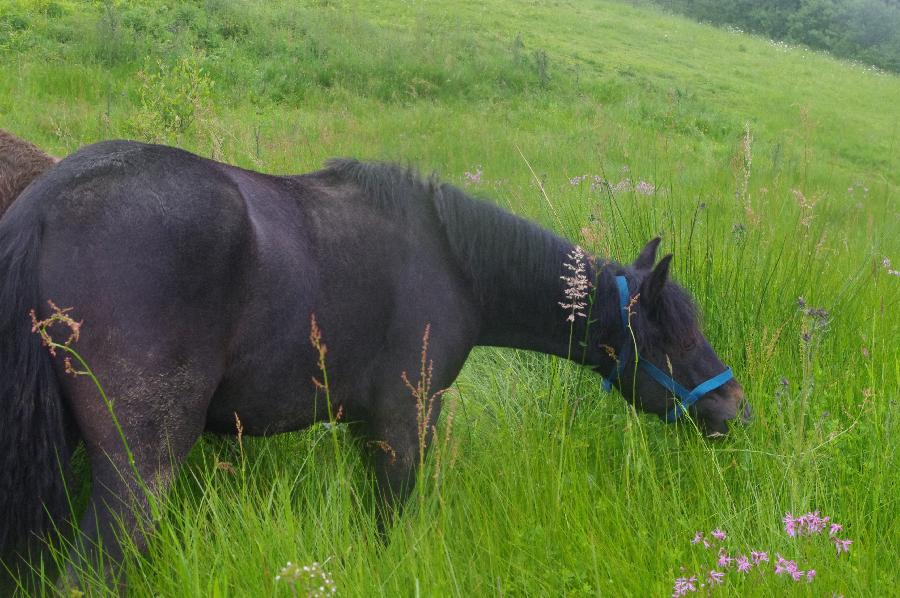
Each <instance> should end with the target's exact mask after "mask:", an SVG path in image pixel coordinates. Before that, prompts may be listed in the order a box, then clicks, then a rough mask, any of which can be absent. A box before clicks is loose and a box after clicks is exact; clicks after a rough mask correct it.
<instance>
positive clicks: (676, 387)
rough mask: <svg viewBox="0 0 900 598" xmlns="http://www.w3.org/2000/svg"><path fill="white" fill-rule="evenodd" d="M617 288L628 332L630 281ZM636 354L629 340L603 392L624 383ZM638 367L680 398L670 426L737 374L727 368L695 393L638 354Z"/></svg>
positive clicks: (621, 281)
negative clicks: (632, 358)
mask: <svg viewBox="0 0 900 598" xmlns="http://www.w3.org/2000/svg"><path fill="white" fill-rule="evenodd" d="M616 285H617V287H618V289H619V309H620V312H621V316H622V326H623V327H624V328H625V331H626V332H627V331H628V328H629V326H630V324H629V323H628V303H629V301H630V298H631V293H630V291H629V290H628V280H627V279H626V278H625V277H624V276H616ZM633 351H634V346H633V343H631V342H629V341H628V340H627V339H626V340H625V343H624V345H623V346H622V350H621V351H619V356H618V360H617V361H616V365H615V367H614V369H613V371H612V372H611V373H610V375H609V376H607V377H605V378H604V379H603V390H605V391H606V392H609V391H611V390H612V386H613V380H621V378H622V374H623V373H624V372H625V367H626V366H627V365H628V363H629V362H630V361H631V353H632V352H633ZM636 357H637V365H638V367H640V368H641V369H643V370H644V371H645V372H647V373H648V374H649V375H650V376H651V377H652V378H653V379H654V380H656V381H657V382H658V383H659V384H660V385H661V386H663V387H664V388H666V389H667V390H668V391H669V392H671V393H672V394H673V395H675V396H676V397H678V399H680V400H679V401H676V403H675V407H673V408H672V409H670V410H669V411H668V412H667V413H666V415H665V418H664V419H665V420H666V421H667V422H669V423H672V422H674V421H675V420H677V419H678V418H679V417H681V415H683V414H685V413H687V410H688V409H689V408H690V407H691V405H693V404H694V403H696V402H697V401H699V400H700V399H701V398H702V397H703V395H705V394H707V393H709V392H712V391H714V390H715V389H717V388H719V387H720V386H722V385H723V384H725V383H726V382H728V381H729V380H731V379H732V378H734V374H733V373H732V371H731V368H725V371H724V372H722V373H721V374H719V375H717V376H713V377H712V378H710V379H709V380H706V381H705V382H702V383H700V384H698V385H697V386H696V387H695V388H694V389H693V390H688V389H686V388H685V387H684V386H682V385H681V384H679V383H678V382H676V381H675V379H674V378H672V377H671V376H669V375H668V374H666V373H665V372H664V371H662V370H661V369H659V368H658V367H656V366H655V365H653V364H652V363H650V362H649V361H647V360H646V359H641V356H640V354H637V356H636Z"/></svg>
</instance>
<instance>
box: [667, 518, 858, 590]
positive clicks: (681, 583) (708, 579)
mask: <svg viewBox="0 0 900 598" xmlns="http://www.w3.org/2000/svg"><path fill="white" fill-rule="evenodd" d="M782 522H783V524H784V531H785V533H786V534H787V535H788V536H790V537H792V538H796V537H800V536H816V535H821V534H823V533H825V532H826V530H827V532H828V538H829V539H830V540H831V541H832V542H833V543H834V545H835V548H836V549H837V552H838V555H840V553H841V552H849V551H850V544H852V541H851V540H847V539H842V538H838V537H837V534H839V533H840V532H841V531H843V529H844V528H843V526H842V525H841V524H839V523H835V522H833V521H832V520H831V517H828V516H823V515H821V514H820V513H819V511H813V512H811V513H806V514H805V515H800V516H799V517H794V516H793V515H792V514H791V513H787V514H786V515H785V516H784V518H783V519H782ZM727 538H728V534H726V533H725V532H724V531H723V530H721V529H718V528H717V529H714V530H713V531H711V532H709V533H708V534H707V533H704V532H702V531H698V532H696V533H695V534H694V537H693V538H692V539H691V544H694V545H698V544H702V545H703V548H704V549H707V550H709V549H715V550H717V552H716V561H715V567H716V568H710V569H709V570H708V571H706V574H705V578H704V576H703V575H702V574H698V575H693V576H690V577H687V576H683V577H679V578H678V579H676V580H675V586H674V587H673V588H672V596H673V597H674V598H678V597H679V596H684V595H686V594H688V593H691V592H699V591H700V590H703V589H706V590H707V591H710V590H711V589H712V588H713V587H714V586H717V585H720V584H722V583H724V582H725V576H726V573H727V572H728V570H729V568H733V569H734V571H735V572H736V573H741V574H745V575H746V574H749V573H750V571H751V570H753V569H754V568H756V569H758V570H759V572H760V574H764V573H765V572H766V571H774V574H775V575H783V576H787V577H790V578H791V579H793V580H794V581H802V580H806V582H807V583H812V581H813V580H814V579H815V577H816V570H815V569H808V570H806V571H804V570H802V569H801V568H800V567H799V565H798V564H797V562H796V561H792V560H788V559H786V558H784V557H782V556H781V555H780V554H776V555H775V558H776V560H775V563H774V569H768V567H766V566H765V563H769V553H768V552H765V551H757V550H753V551H751V552H750V554H749V556H748V555H745V554H731V553H729V551H728V550H727V549H726V548H725V546H723V543H724V542H725V540H726V539H727ZM682 570H683V568H682ZM704 579H705V583H704V582H703V581H702V580H704ZM698 580H699V581H698Z"/></svg>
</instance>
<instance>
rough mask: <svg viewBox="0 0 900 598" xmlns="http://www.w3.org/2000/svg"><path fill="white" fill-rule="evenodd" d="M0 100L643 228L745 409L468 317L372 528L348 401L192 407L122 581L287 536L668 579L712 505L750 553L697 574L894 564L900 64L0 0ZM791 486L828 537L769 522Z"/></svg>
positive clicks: (186, 569)
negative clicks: (192, 420) (365, 165)
mask: <svg viewBox="0 0 900 598" xmlns="http://www.w3.org/2000/svg"><path fill="white" fill-rule="evenodd" d="M0 127H2V128H6V129H9V130H11V131H13V132H15V133H17V134H20V135H22V136H24V137H26V138H28V139H30V140H32V141H34V142H35V143H37V144H39V145H40V146H42V147H44V148H46V149H47V150H49V151H51V152H54V153H56V154H58V155H64V154H66V153H68V152H71V151H73V150H75V149H76V148H77V147H79V146H81V145H83V144H86V143H90V142H93V141H98V140H101V139H107V138H114V137H130V138H139V139H146V140H156V141H162V142H167V143H171V144H177V145H180V146H182V147H185V148H187V149H191V150H193V151H196V152H198V153H200V154H203V155H208V156H214V157H217V158H220V159H223V160H226V161H230V162H233V163H237V164H240V165H242V166H245V167H250V168H255V169H259V170H264V171H267V172H278V173H285V172H302V171H307V170H311V169H315V168H318V167H319V166H320V165H321V164H322V163H323V161H324V160H325V159H327V158H328V157H331V156H337V155H352V156H357V157H363V158H378V159H395V160H399V161H402V162H409V163H412V164H415V165H418V166H419V167H420V168H421V169H422V170H423V171H424V172H430V171H435V172H437V173H438V174H439V175H440V176H441V177H442V178H444V179H445V180H450V181H454V182H456V183H458V184H460V185H463V186H465V187H466V189H467V190H468V191H469V192H471V193H473V194H475V195H479V196H483V197H487V198H490V199H492V200H493V201H496V202H497V203H498V204H500V205H502V206H504V207H506V208H508V209H510V210H511V211H513V212H516V213H518V214H521V215H524V216H526V217H529V218H532V219H534V220H536V221H538V222H540V223H542V224H543V225H545V226H547V227H548V228H551V229H553V230H555V231H557V232H559V233H561V234H564V235H566V236H568V237H569V238H571V239H573V240H577V241H579V242H580V243H582V245H584V246H585V247H586V248H587V249H589V250H590V251H592V252H594V253H596V254H600V255H609V256H612V257H614V258H618V259H622V260H631V259H633V258H634V257H635V255H636V252H637V250H638V249H639V248H640V247H641V246H643V244H644V243H645V242H646V241H647V240H648V239H649V238H650V237H651V236H654V235H657V234H661V235H662V236H663V239H664V246H663V247H664V250H665V251H670V252H673V253H674V254H675V262H674V271H675V277H676V278H677V279H678V280H679V281H681V282H682V283H683V284H684V285H685V286H686V287H687V288H688V289H689V290H690V291H691V292H692V293H693V294H694V295H695V296H696V298H697V301H698V303H699V304H700V306H701V307H702V310H703V313H704V319H705V331H706V334H707V336H708V337H709V339H710V341H711V342H712V344H713V346H714V347H715V348H716V349H717V351H718V352H719V354H720V355H721V356H722V357H723V360H724V361H726V363H729V364H730V365H732V367H733V368H734V371H735V375H736V377H737V378H738V379H739V380H740V381H741V383H742V384H743V385H744V388H745V390H746V391H747V395H748V397H749V398H750V400H751V403H752V405H753V408H754V411H755V417H754V422H753V424H752V425H751V426H748V427H747V428H745V429H740V430H737V431H736V432H735V433H734V434H733V435H732V437H731V438H730V439H729V440H728V441H726V442H721V443H715V444H711V443H709V442H707V441H705V440H703V439H702V438H700V437H699V435H698V434H697V433H695V432H694V431H692V430H691V429H689V427H688V426H680V427H679V428H678V429H676V428H674V427H667V426H666V425H665V424H663V423H661V422H659V421H657V420H656V419H655V418H653V417H648V416H643V415H638V414H636V413H634V412H632V411H631V410H630V408H628V407H627V406H626V404H625V403H624V401H622V400H621V399H620V398H619V397H617V396H606V395H604V394H603V393H602V392H601V390H600V384H599V380H597V379H595V378H593V377H592V376H590V375H587V374H586V373H585V372H580V371H579V370H578V369H577V368H576V367H574V366H571V365H569V364H567V363H563V362H560V361H559V360H555V359H552V358H549V357H545V356H541V355H534V354H529V353H524V352H514V351H506V350H497V349H487V348H485V349H479V350H477V351H476V352H475V353H474V355H473V356H472V358H471V359H470V360H469V362H468V364H467V366H466V368H465V370H464V371H463V373H462V375H461V376H460V378H459V380H458V381H457V384H456V387H455V388H456V395H457V396H458V400H456V405H455V407H454V408H451V409H448V410H446V411H445V413H444V417H443V418H442V427H441V430H440V431H439V441H438V446H437V450H436V451H434V452H433V453H432V454H431V456H430V458H429V461H428V464H427V467H426V470H425V472H424V474H423V476H422V483H421V484H420V485H419V487H418V489H417V493H416V495H415V497H414V498H413V500H412V501H411V502H410V504H409V506H408V508H407V509H406V511H405V512H404V514H403V515H402V517H401V518H400V519H399V520H398V521H397V522H396V523H395V525H394V526H393V527H392V528H391V530H390V532H389V535H390V541H389V543H388V544H387V545H386V546H382V545H381V543H380V542H379V540H378V535H377V533H376V531H375V520H374V517H373V508H374V507H373V502H374V501H373V491H372V488H371V484H370V482H369V480H368V478H367V473H366V471H365V469H364V468H363V466H362V463H361V461H360V459H359V458H358V452H357V451H356V449H355V447H354V446H352V443H351V442H350V441H349V439H348V438H345V434H344V431H343V430H342V429H341V428H340V427H338V428H336V429H328V428H327V427H316V428H314V429H311V430H308V431H305V432H302V433H297V434H290V435H284V436H281V437H277V438H273V439H267V440H258V439H249V438H244V439H243V441H242V443H241V444H239V443H238V442H236V441H235V440H234V439H223V438H213V437H210V438H205V439H204V440H203V441H202V442H201V444H200V445H199V446H198V448H197V449H196V450H195V451H194V452H193V453H192V455H191V459H190V461H189V464H188V466H187V467H185V468H184V469H183V470H182V474H181V476H180V477H179V479H178V482H177V484H176V488H175V491H174V492H173V493H172V495H171V496H170V498H169V499H168V500H167V501H166V502H165V503H164V504H163V505H161V506H160V509H159V512H158V519H159V526H158V532H157V534H156V535H155V536H154V538H153V540H152V542H151V544H150V548H149V551H148V552H147V553H146V554H131V555H130V556H129V558H128V561H127V563H126V571H127V574H128V580H129V590H130V594H131V595H134V596H145V595H146V596H268V595H284V596H290V595H292V593H298V594H300V595H307V593H308V590H309V589H310V588H312V587H313V586H309V583H308V582H307V581H305V580H302V579H301V580H299V581H297V582H296V584H294V583H289V582H287V581H286V580H285V579H284V576H283V577H282V579H276V576H278V575H279V572H280V570H281V569H282V567H285V565H286V563H287V562H288V561H290V562H292V563H299V564H300V565H309V564H311V563H313V562H318V563H321V564H322V567H323V568H324V570H325V571H327V572H328V574H329V575H330V576H331V577H332V578H333V581H334V584H335V586H336V588H337V593H338V594H339V595H357V596H371V595H386V596H398V595H400V596H413V595H414V596H420V595H422V596H443V595H460V596H479V595H500V596H505V595H513V596H521V595H539V596H556V595H569V596H581V595H610V596H619V595H622V596H626V595H631V596H650V595H654V596H662V595H669V594H671V593H672V591H673V584H674V582H675V579H676V578H679V577H690V576H692V575H698V576H700V578H701V579H700V580H698V582H697V585H698V586H699V583H701V582H703V579H704V578H705V575H706V572H707V571H709V570H710V568H714V567H715V560H716V558H717V554H716V550H715V548H712V549H709V550H707V549H704V548H703V547H702V545H692V544H691V539H692V538H693V537H694V534H695V532H696V531H697V530H703V531H704V532H706V533H707V535H708V534H709V532H710V531H711V530H713V529H715V528H721V529H722V530H725V531H726V532H727V535H728V537H727V539H726V540H725V541H724V547H725V548H726V549H727V551H728V552H729V554H730V555H732V556H736V555H737V554H744V555H749V553H750V551H767V552H768V553H769V554H770V558H771V562H769V563H767V564H763V565H760V566H759V567H755V568H754V569H753V570H752V571H751V572H750V573H746V574H745V573H740V572H738V571H737V570H736V566H735V564H734V563H732V564H731V565H730V566H729V567H728V568H724V569H721V570H723V571H727V573H726V575H725V578H724V583H723V584H722V585H720V586H716V587H715V588H713V589H712V593H714V594H723V595H751V596H772V595H801V596H807V595H809V596H830V595H832V592H834V593H836V594H843V595H846V596H887V595H891V594H893V593H895V592H896V589H897V584H898V582H900V574H898V571H900V518H898V517H897V513H898V511H900V501H898V496H900V492H898V488H900V457H898V448H897V447H898V441H897V439H898V438H900V416H898V409H900V405H898V399H900V317H898V309H900V275H897V274H896V273H894V272H893V271H892V268H895V269H900V130H898V128H900V78H898V77H896V76H892V75H887V74H883V73H880V72H877V71H875V70H873V69H867V68H864V67H861V66H858V65H851V64H848V63H843V62H839V61H836V60H834V59H831V58H829V57H827V56H824V55H821V54H818V53H815V52H812V51H808V50H804V49H801V48H788V47H785V46H783V45H776V44H772V43H770V42H768V41H766V40H763V39H760V38H755V37H750V36H746V35H741V34H734V33H729V32H726V31H721V30H716V29H713V28H710V27H706V26H702V25H698V24H694V23H692V22H690V21H688V20H686V19H680V18H675V17H671V16H663V15H662V14H661V13H657V12H654V11H652V10H650V9H646V8H640V7H637V8H636V7H633V6H631V5H628V4H620V3H615V2H605V1H596V2H586V1H571V2H566V1H559V2H514V1H512V0H496V1H491V2H481V1H479V2H475V1H459V2H453V3H452V7H451V3H423V2H401V1H399V0H398V1H390V2H382V1H378V2H359V3H353V2H343V1H340V0H330V1H329V0H322V1H319V2H303V3H297V2H291V1H286V0H279V1H276V2H267V3H262V2H258V3H257V2H244V1H234V2H228V1H225V0H206V1H205V2H182V1H178V0H172V1H171V2H168V3H162V2H139V1H135V0H122V1H110V2H86V1H85V2H81V1H74V0H59V1H56V2H53V1H47V0H29V1H27V2H26V1H22V0H18V1H17V0H12V1H10V0H4V2H3V3H2V6H0ZM526 160H527V162H526ZM529 164H530V167H529ZM531 169H533V170H534V174H532V172H531ZM467 173H468V176H467ZM582 175H590V176H589V177H588V178H586V179H581V178H580V177H581V176H582ZM594 175H596V176H598V177H600V178H602V179H603V180H605V181H607V182H609V183H610V185H611V186H612V187H613V188H614V189H615V191H613V192H606V191H605V190H602V189H598V188H597V187H596V186H592V184H591V183H592V182H593V178H592V177H593V176H594ZM576 177H579V178H576ZM538 181H540V184H538ZM541 188H543V190H544V191H545V192H546V196H545V195H544V193H542V191H541ZM891 260H893V266H891V265H889V262H890V261H891ZM801 297H802V298H803V302H804V305H805V307H803V308H801V306H800V305H799V303H798V299H799V298H801ZM812 307H815V308H820V307H821V308H824V310H826V311H827V317H824V316H822V314H821V312H818V314H817V313H815V312H812V311H811V310H810V308H812ZM561 317H563V314H562V313H561ZM325 337H326V338H325V340H326V342H327V331H325ZM410 402H411V403H410V404H411V407H412V404H413V399H412V397H411V398H410ZM451 419H452V426H451V425H450V422H449V421H448V420H451ZM816 510H818V511H821V513H822V514H826V515H830V516H831V517H832V518H833V520H834V521H837V522H840V523H841V524H843V525H844V530H843V531H842V532H840V534H839V536H840V537H842V538H849V539H852V541H853V544H852V545H851V546H850V551H849V553H846V554H841V555H840V556H836V550H835V546H834V544H833V543H832V542H831V541H829V539H828V538H827V537H826V536H827V532H826V533H825V534H822V535H817V536H813V537H801V538H791V537H789V536H787V535H786V534H785V531H784V528H783V525H782V518H783V517H784V516H785V513H787V512H790V513H793V514H795V515H799V514H801V513H805V512H807V511H816ZM776 553H777V554H780V555H781V556H783V557H784V558H785V559H791V560H796V561H797V565H798V566H799V567H800V568H801V569H803V570H809V569H815V571H816V577H815V579H814V580H813V581H811V582H808V581H806V579H804V580H803V581H800V582H794V581H793V580H791V579H790V578H789V577H788V576H786V575H775V574H774V568H775V566H774V565H775V561H776V556H775V555H776ZM285 575H287V573H286V574H285ZM51 578H52V575H51ZM315 587H318V586H317V585H315ZM89 589H90V592H89V593H91V594H95V595H102V594H104V590H103V589H102V587H101V584H98V585H97V586H95V587H93V588H89ZM698 589H700V588H699V587H698ZM709 589H710V588H709V587H706V588H703V589H702V591H707V590H709ZM108 591H109V592H112V590H108ZM44 592H45V593H46V594H48V595H50V594H52V593H53V585H52V579H51V580H50V581H48V583H47V585H46V586H45V588H44ZM313 595H314V594H313Z"/></svg>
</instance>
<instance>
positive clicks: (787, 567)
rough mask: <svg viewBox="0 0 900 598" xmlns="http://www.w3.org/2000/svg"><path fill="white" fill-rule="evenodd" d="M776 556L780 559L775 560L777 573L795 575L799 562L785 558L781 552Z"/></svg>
mask: <svg viewBox="0 0 900 598" xmlns="http://www.w3.org/2000/svg"><path fill="white" fill-rule="evenodd" d="M775 556H777V557H778V560H777V561H776V562H775V575H783V574H785V573H787V574H789V575H791V576H793V575H794V574H795V573H796V572H797V570H798V569H797V563H795V562H794V561H789V560H787V559H785V558H783V557H782V556H781V555H780V554H778V555H775Z"/></svg>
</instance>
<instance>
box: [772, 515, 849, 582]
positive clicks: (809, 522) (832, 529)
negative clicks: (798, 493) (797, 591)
mask: <svg viewBox="0 0 900 598" xmlns="http://www.w3.org/2000/svg"><path fill="white" fill-rule="evenodd" d="M782 521H783V522H784V532H785V533H786V534H787V535H789V536H791V537H792V538H793V537H796V536H814V535H817V534H821V533H822V532H824V531H825V528H826V527H828V537H829V538H830V539H831V541H832V542H833V543H834V547H835V548H836V549H837V553H838V555H840V554H841V553H842V552H850V545H851V544H853V540H846V539H842V538H838V537H837V535H838V534H839V533H840V532H841V531H843V529H844V526H843V525H841V524H840V523H834V522H833V521H831V517H828V516H827V515H826V516H825V517H822V516H821V515H819V512H818V511H813V512H812V513H807V514H805V515H800V516H799V517H794V515H793V514H791V513H786V514H785V516H784V519H782ZM829 523H830V525H829ZM813 575H815V574H813Z"/></svg>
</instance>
